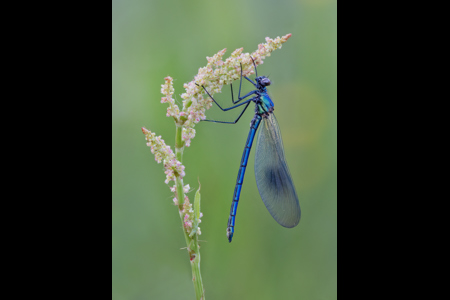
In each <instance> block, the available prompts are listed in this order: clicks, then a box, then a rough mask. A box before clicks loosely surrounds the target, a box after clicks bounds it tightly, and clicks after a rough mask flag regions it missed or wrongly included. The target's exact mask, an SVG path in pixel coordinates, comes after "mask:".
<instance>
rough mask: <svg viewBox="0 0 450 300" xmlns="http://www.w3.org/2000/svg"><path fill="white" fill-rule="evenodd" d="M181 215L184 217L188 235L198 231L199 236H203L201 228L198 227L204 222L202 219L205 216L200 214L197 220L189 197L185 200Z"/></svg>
mask: <svg viewBox="0 0 450 300" xmlns="http://www.w3.org/2000/svg"><path fill="white" fill-rule="evenodd" d="M180 214H181V215H183V226H184V229H185V230H186V232H187V233H188V234H190V233H191V232H192V231H196V233H197V234H198V235H200V234H202V232H201V231H200V227H198V224H199V223H201V222H202V220H200V218H201V217H203V214H202V213H200V215H199V217H198V218H197V219H196V218H195V213H194V209H193V208H192V203H190V201H189V199H188V198H187V197H185V199H184V203H183V210H181V211H180Z"/></svg>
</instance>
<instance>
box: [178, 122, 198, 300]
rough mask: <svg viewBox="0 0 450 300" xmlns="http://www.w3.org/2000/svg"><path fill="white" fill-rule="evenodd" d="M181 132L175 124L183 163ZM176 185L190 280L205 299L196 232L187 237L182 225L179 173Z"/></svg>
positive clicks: (180, 157)
mask: <svg viewBox="0 0 450 300" xmlns="http://www.w3.org/2000/svg"><path fill="white" fill-rule="evenodd" d="M181 134H182V126H181V125H178V124H177V127H176V135H175V155H176V158H177V160H178V161H179V162H180V163H183V150H184V142H183V140H182V139H181ZM176 187H177V198H178V209H179V214H180V219H181V224H182V228H183V233H184V238H185V240H186V246H187V250H188V254H189V260H190V263H191V268H192V281H193V283H194V289H195V295H196V299H197V300H205V290H204V289H203V281H202V275H201V273H200V247H199V246H198V234H197V233H196V234H194V235H193V236H192V237H189V234H188V232H187V231H186V228H185V227H184V214H183V204H184V190H183V187H184V185H183V179H182V178H181V177H180V176H179V175H177V176H176Z"/></svg>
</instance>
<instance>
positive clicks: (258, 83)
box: [202, 58, 301, 242]
mask: <svg viewBox="0 0 450 300" xmlns="http://www.w3.org/2000/svg"><path fill="white" fill-rule="evenodd" d="M252 61H253V66H254V68H255V75H256V78H255V82H254V81H252V80H251V79H250V78H248V77H247V76H242V64H241V79H240V83H239V94H238V100H237V101H236V102H235V101H234V97H233V86H232V85H231V101H232V102H233V104H236V105H235V106H232V107H229V108H222V107H221V106H220V105H219V104H218V103H217V102H216V100H214V98H213V97H212V96H211V95H210V94H209V92H208V91H207V90H206V89H205V87H204V86H202V87H203V89H204V90H205V92H206V93H207V94H208V96H209V97H210V98H211V99H212V100H213V101H214V103H216V105H217V106H218V107H219V108H220V109H221V110H222V111H228V110H231V109H235V108H237V107H240V106H242V105H245V107H244V109H243V110H242V112H241V113H240V114H239V116H238V117H237V119H236V120H235V121H234V122H223V121H214V120H204V121H209V122H215V123H225V124H236V123H237V122H238V121H239V119H240V118H241V116H242V115H243V113H244V112H245V110H246V109H247V107H248V106H249V104H250V103H251V102H254V103H255V115H254V117H253V119H252V121H251V123H250V132H249V134H248V138H247V142H246V143H245V149H244V153H243V154H242V160H241V164H240V167H239V173H238V176H237V180H236V187H235V189H234V195H233V202H232V204H231V211H230V216H229V218H228V226H227V238H228V241H229V242H231V240H232V238H233V234H234V225H235V221H236V210H237V207H238V203H239V197H240V194H241V189H242V183H243V181H244V174H245V170H246V168H247V162H248V157H249V155H250V150H251V148H252V144H253V139H254V137H255V134H256V131H257V130H258V127H259V125H260V123H261V120H262V121H263V122H262V128H261V130H260V131H259V134H258V142H257V146H256V154H255V178H256V185H257V187H258V191H259V194H260V196H261V199H262V200H263V202H264V204H265V206H266V208H267V210H268V211H269V212H270V214H271V215H272V217H273V218H274V219H275V221H277V222H278V223H279V224H280V225H281V226H284V227H287V228H292V227H295V226H297V224H298V223H299V221H300V215H301V211H300V205H299V203H298V197H297V192H296V191H295V187H294V183H293V182H292V178H291V174H290V172H289V168H288V166H287V163H286V159H285V156H284V148H283V141H282V139H281V132H280V129H279V126H278V122H277V119H276V118H275V115H274V113H273V111H274V104H273V102H272V99H271V98H270V97H269V94H268V92H267V86H269V85H270V84H271V82H270V80H269V78H267V77H266V76H258V73H257V71H256V64H255V61H254V60H253V58H252ZM242 77H244V78H245V79H247V80H248V81H249V82H250V83H251V84H253V85H254V86H255V88H256V89H255V90H253V91H251V92H249V93H247V94H246V95H245V96H243V97H241V85H242ZM250 96H252V97H251V98H248V97H250ZM246 98H247V99H246ZM244 99H246V100H244ZM242 100H244V101H243V102H242V103H239V102H241V101H242ZM237 103H239V104H237Z"/></svg>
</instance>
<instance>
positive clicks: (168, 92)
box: [161, 34, 291, 147]
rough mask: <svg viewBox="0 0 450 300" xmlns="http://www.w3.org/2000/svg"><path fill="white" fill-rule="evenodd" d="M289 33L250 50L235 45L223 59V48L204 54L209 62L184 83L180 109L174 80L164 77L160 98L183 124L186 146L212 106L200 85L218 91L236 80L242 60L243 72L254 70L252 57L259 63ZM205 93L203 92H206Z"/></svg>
mask: <svg viewBox="0 0 450 300" xmlns="http://www.w3.org/2000/svg"><path fill="white" fill-rule="evenodd" d="M290 37H291V34H287V35H285V36H283V37H281V38H280V37H277V38H276V39H271V38H268V37H267V38H266V43H265V44H259V45H258V50H256V51H255V52H253V53H251V54H250V53H242V51H243V48H239V49H236V50H235V51H234V52H233V53H231V56H230V57H229V58H227V59H226V60H225V61H223V60H222V57H223V55H224V54H225V51H226V49H223V50H221V51H219V52H218V53H217V54H215V55H214V56H213V57H207V58H206V59H207V61H208V63H207V64H206V66H205V67H202V68H200V69H199V70H198V74H197V75H195V77H194V80H192V81H191V82H188V83H185V84H184V86H183V87H184V88H185V89H186V92H185V93H183V94H182V95H181V98H182V99H183V109H182V110H181V112H180V110H179V108H178V106H177V105H176V104H175V102H174V100H173V98H172V94H173V92H174V89H173V80H172V78H171V77H166V78H165V81H166V83H165V84H164V85H161V87H162V88H161V93H162V94H164V95H165V97H163V98H162V99H161V102H163V103H165V102H167V103H169V108H168V109H167V116H172V117H173V118H174V119H175V122H176V123H177V124H179V125H182V126H183V133H182V139H183V141H184V142H185V146H186V147H189V146H190V142H191V139H192V138H194V136H195V129H194V127H195V124H197V123H198V122H200V121H201V120H205V119H206V117H205V111H206V110H207V109H209V108H211V106H212V100H211V99H210V98H209V97H206V99H205V98H204V97H203V93H204V90H203V88H202V86H204V87H205V89H206V90H207V91H208V92H209V93H210V94H211V95H214V94H216V93H220V92H221V90H222V87H223V86H224V85H225V84H230V83H232V82H233V81H234V80H237V79H239V78H240V76H241V64H242V74H243V75H244V76H249V75H251V74H253V73H254V67H253V61H252V58H253V60H254V61H255V64H256V65H257V66H258V65H260V64H262V63H263V59H265V58H266V57H267V56H270V54H271V52H272V51H274V50H275V49H279V48H281V45H282V44H283V43H285V42H286V41H287V40H288V39H289V38H290ZM205 94H206V93H205Z"/></svg>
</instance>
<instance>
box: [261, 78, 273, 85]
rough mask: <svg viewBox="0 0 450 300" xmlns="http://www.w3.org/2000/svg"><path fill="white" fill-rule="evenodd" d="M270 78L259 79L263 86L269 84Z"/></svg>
mask: <svg viewBox="0 0 450 300" xmlns="http://www.w3.org/2000/svg"><path fill="white" fill-rule="evenodd" d="M270 83H271V82H270V79H269V78H267V77H266V78H263V79H261V85H263V86H268V85H270Z"/></svg>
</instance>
